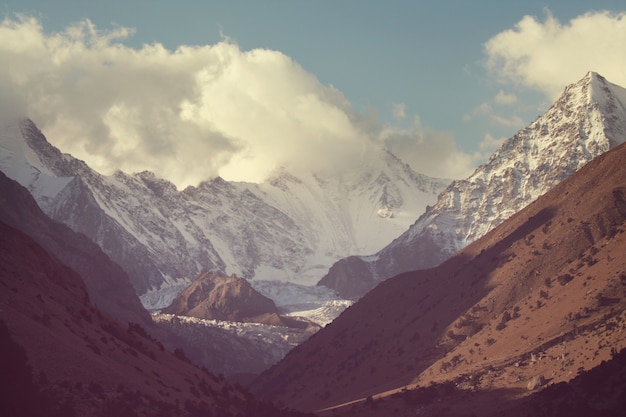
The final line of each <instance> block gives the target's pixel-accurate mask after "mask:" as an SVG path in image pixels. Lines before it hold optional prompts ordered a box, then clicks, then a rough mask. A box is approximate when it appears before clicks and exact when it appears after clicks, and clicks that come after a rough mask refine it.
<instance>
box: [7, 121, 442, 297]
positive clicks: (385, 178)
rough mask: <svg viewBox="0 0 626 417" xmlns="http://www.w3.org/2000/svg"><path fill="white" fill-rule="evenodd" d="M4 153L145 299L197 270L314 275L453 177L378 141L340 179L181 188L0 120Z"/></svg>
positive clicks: (386, 230)
mask: <svg viewBox="0 0 626 417" xmlns="http://www.w3.org/2000/svg"><path fill="white" fill-rule="evenodd" d="M0 150H1V153H0V170H2V171H3V172H4V173H5V174H6V175H7V176H9V177H10V178H13V179H15V180H16V181H18V182H19V183H20V184H22V185H23V186H25V187H26V188H28V189H29V190H30V191H31V193H32V194H33V196H34V197H35V199H36V200H37V202H38V204H39V205H40V207H41V208H42V210H43V211H44V212H46V214H48V215H49V216H50V217H51V218H53V219H55V220H57V221H60V222H62V223H65V224H66V225H68V226H69V227H71V228H72V229H73V230H75V231H78V232H81V233H83V234H85V235H86V236H87V237H89V238H90V239H91V240H93V241H94V242H96V243H97V244H98V245H99V246H100V247H101V248H102V249H103V250H104V251H105V252H106V253H107V254H108V255H109V256H110V257H111V259H113V260H114V261H115V262H117V263H118V264H119V265H121V266H122V267H123V268H124V270H125V271H126V272H127V274H128V275H129V277H130V279H131V283H132V284H133V286H134V288H135V290H136V292H137V293H138V294H139V295H141V296H142V301H143V303H144V305H145V306H146V307H149V308H163V307H165V306H167V305H169V303H170V302H171V301H172V299H173V297H174V296H175V295H176V294H177V293H178V292H180V291H181V290H182V289H183V288H184V287H185V286H186V285H187V284H189V283H190V282H191V281H192V280H193V279H194V278H196V276H198V275H199V274H200V273H202V272H211V271H215V272H221V273H224V274H226V275H230V274H236V275H237V276H240V277H243V278H246V279H248V280H254V281H256V282H262V281H264V280H269V281H284V282H291V283H297V284H307V285H311V284H315V282H317V280H319V278H320V277H321V276H322V275H323V274H324V273H325V271H327V269H328V267H329V266H330V265H331V264H332V263H333V262H334V261H336V260H338V259H340V258H341V257H344V256H347V255H350V254H353V253H362V252H367V251H374V250H377V249H380V248H381V247H383V246H384V245H385V244H387V243H388V242H389V241H390V240H391V239H393V238H394V237H396V236H398V235H399V234H400V233H401V232H402V231H403V230H406V227H408V225H409V224H411V223H412V222H413V221H414V220H415V218H416V217H417V216H418V215H419V214H420V213H421V212H423V210H424V208H425V207H426V205H427V204H432V203H433V202H434V201H435V199H436V196H437V194H438V193H439V192H440V191H441V190H442V189H443V188H445V186H446V185H447V184H448V182H449V181H447V180H439V179H433V178H429V177H426V176H424V175H420V174H418V173H416V172H414V171H413V170H411V169H410V168H409V167H408V165H406V164H404V163H402V162H401V161H400V160H399V159H398V158H396V157H395V156H394V155H392V154H391V153H389V152H385V151H382V150H381V153H380V155H379V159H378V160H377V161H376V163H375V164H367V165H365V166H363V167H362V169H361V170H360V171H358V172H346V173H345V174H344V175H342V176H341V177H322V176H319V175H316V174H314V173H311V174H310V175H308V176H306V177H295V176H294V175H292V174H290V173H288V172H286V171H284V170H279V171H277V172H276V174H275V175H274V176H273V177H271V178H269V179H268V180H267V181H266V182H264V183H262V184H250V183H239V182H228V181H225V180H223V179H221V178H216V179H213V180H210V181H207V182H204V183H202V184H200V185H199V186H197V187H188V188H186V189H185V190H182V191H179V190H177V189H176V187H175V186H174V185H173V184H172V183H170V182H168V181H167V180H164V179H161V178H158V177H157V176H156V175H155V174H153V173H150V172H142V173H138V174H133V175H128V174H125V173H123V172H119V171H118V172H116V173H115V174H114V175H111V176H103V175H101V174H99V173H97V172H95V171H94V170H92V169H91V168H89V167H88V166H87V165H86V164H85V163H84V162H82V161H80V160H77V159H75V158H73V157H72V156H70V155H67V154H63V153H61V151H59V150H58V149H56V148H54V147H53V146H52V145H50V144H49V143H48V141H47V140H46V138H45V137H44V136H43V134H42V133H41V132H40V131H39V130H38V129H37V127H36V126H35V124H34V123H33V122H32V121H30V120H23V121H16V122H15V123H13V124H12V125H8V126H5V127H4V129H3V130H2V131H1V132H0Z"/></svg>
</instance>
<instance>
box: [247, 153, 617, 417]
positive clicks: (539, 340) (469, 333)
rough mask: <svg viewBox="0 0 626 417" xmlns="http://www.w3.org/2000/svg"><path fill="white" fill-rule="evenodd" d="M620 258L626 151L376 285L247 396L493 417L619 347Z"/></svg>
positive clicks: (313, 406)
mask: <svg viewBox="0 0 626 417" xmlns="http://www.w3.org/2000/svg"><path fill="white" fill-rule="evenodd" d="M624 253H626V144H622V145H619V146H617V147H616V148H614V149H613V150H611V151H609V152H607V153H605V154H603V155H601V156H599V157H597V158H595V159H594V160H592V161H591V162H589V163H588V164H586V165H585V166H584V167H582V168H581V169H580V170H579V171H578V172H576V173H574V174H572V175H571V176H570V177H569V178H568V179H567V180H565V181H564V182H562V183H560V184H559V185H557V186H555V187H554V188H553V189H551V190H550V191H549V192H547V193H546V194H544V195H543V196H541V197H539V198H538V199H537V200H535V201H534V202H533V203H531V204H529V205H528V206H527V207H525V208H524V209H522V210H521V211H520V212H518V213H517V214H515V215H513V216H511V217H510V218H509V219H507V220H506V221H504V222H503V223H502V224H500V225H499V226H497V227H496V228H495V229H493V230H492V231H490V232H488V233H486V234H485V235H484V236H483V237H481V238H480V239H478V240H477V241H475V242H473V243H472V244H470V245H468V246H467V247H466V248H464V249H462V250H461V251H459V252H458V253H457V254H456V255H454V256H453V257H451V258H449V259H448V260H446V261H445V262H443V263H442V264H441V265H439V266H438V267H435V268H432V269H425V270H418V271H413V272H407V273H403V274H400V275H398V276H395V277H393V278H391V279H389V280H386V281H384V282H383V283H381V284H379V285H378V286H377V287H376V288H374V289H373V290H372V291H370V292H369V293H367V294H366V295H365V296H363V297H362V298H361V299H360V300H359V301H357V302H356V303H355V304H353V305H352V306H351V307H349V308H348V309H346V310H345V311H344V312H343V313H342V314H341V315H340V316H339V317H338V318H337V319H335V320H334V321H333V322H332V323H331V324H329V325H328V326H326V327H325V328H323V329H321V330H320V331H319V332H318V333H316V334H315V335H314V336H312V337H311V338H310V339H309V340H308V341H306V342H304V343H303V344H301V345H300V346H298V347H297V348H295V349H293V350H292V351H290V352H289V353H288V354H287V356H286V357H285V358H284V359H283V360H282V361H280V362H279V363H278V364H277V365H275V366H274V367H272V368H270V369H269V370H268V371H266V372H265V373H264V374H262V375H261V377H260V378H259V379H257V380H256V381H255V382H254V384H253V385H252V390H253V392H255V393H257V394H259V395H261V396H262V397H263V398H265V399H269V400H271V401H277V402H282V403H284V404H285V405H286V406H288V407H293V408H296V409H300V410H322V409H327V408H328V407H331V408H332V407H335V408H336V409H335V411H334V412H332V415H368V416H383V415H402V414H403V413H404V414H407V415H409V414H410V413H412V414H414V413H415V412H416V410H419V413H420V415H425V416H429V415H472V414H475V415H486V414H493V415H500V414H498V413H499V410H504V409H506V408H507V407H508V406H510V405H511V403H510V402H511V401H515V400H517V399H520V398H524V397H526V396H527V395H528V394H530V393H532V392H533V391H535V390H537V389H540V388H541V387H542V386H544V385H546V384H557V383H560V382H565V381H569V380H571V379H572V378H574V377H575V376H576V375H577V374H581V373H584V372H586V371H588V370H590V369H592V368H595V367H596V366H598V365H599V364H600V363H601V362H602V361H605V360H609V359H610V358H611V357H612V356H615V354H616V352H617V351H619V350H621V349H623V348H625V347H626V337H625V335H626V334H625V333H624V326H625V323H626V309H625V307H626V258H625V257H624V256H623V254H624ZM618 394H619V393H618ZM618 394H617V395H618ZM598 401H599V402H602V398H599V399H598ZM327 413H328V414H331V411H330V410H328V411H327Z"/></svg>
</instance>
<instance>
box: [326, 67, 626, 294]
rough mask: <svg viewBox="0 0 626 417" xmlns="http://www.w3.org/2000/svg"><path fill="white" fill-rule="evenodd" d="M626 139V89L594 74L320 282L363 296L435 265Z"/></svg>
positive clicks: (582, 80) (347, 292)
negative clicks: (383, 242)
mask: <svg viewBox="0 0 626 417" xmlns="http://www.w3.org/2000/svg"><path fill="white" fill-rule="evenodd" d="M624 140H626V90H625V89H624V88H622V87H620V86H617V85H615V84H611V83H610V82H608V81H607V80H606V79H604V78H603V77H602V76H600V75H599V74H597V73H594V72H589V73H587V74H586V75H585V77H583V78H582V79H581V80H580V81H578V82H577V83H574V84H571V85H569V86H567V87H566V88H565V90H564V92H563V94H562V95H561V97H560V98H559V99H558V100H556V102H555V103H554V104H553V105H552V106H551V107H550V109H549V110H548V111H547V112H546V113H545V114H544V115H543V116H541V117H539V118H537V119H536V120H535V121H534V122H532V123H531V124H530V125H529V126H528V127H526V128H524V129H522V130H520V131H519V132H518V133H517V134H516V135H515V136H513V137H512V138H510V139H509V140H507V141H506V142H505V143H504V144H503V145H502V146H501V147H500V149H498V150H497V151H496V152H495V153H494V154H493V155H492V156H491V157H490V158H489V160H488V161H487V162H486V163H485V164H483V165H482V166H480V167H478V168H477V169H476V170H475V171H474V173H473V174H472V175H471V176H470V177H468V178H467V179H464V180H457V181H454V182H452V183H451V184H450V185H449V186H448V187H447V188H446V190H445V191H443V192H442V193H441V195H440V196H439V197H438V200H437V203H436V204H434V205H433V206H432V207H430V208H429V209H428V210H427V211H426V212H425V213H424V214H423V215H422V216H421V217H420V218H419V219H418V220H417V221H416V222H415V223H414V224H413V225H412V226H411V227H410V228H409V229H408V230H407V231H406V232H405V233H403V234H402V235H400V237H398V238H397V239H395V240H394V241H393V242H392V243H390V244H389V245H388V246H386V247H385V248H383V249H382V250H381V251H379V252H378V253H376V255H375V256H372V257H350V258H347V259H342V260H341V261H340V262H338V263H336V264H335V265H333V267H331V269H330V271H329V273H328V274H327V275H326V276H325V277H324V278H323V279H322V280H321V281H320V284H321V285H325V286H328V287H330V288H333V289H335V290H337V291H339V292H340V293H341V294H343V295H344V296H348V297H359V296H361V295H363V294H364V292H363V291H366V290H367V289H369V288H372V287H373V286H374V285H375V284H376V283H378V282H380V281H381V280H384V279H387V278H389V277H391V276H393V275H396V274H398V273H400V272H404V271H409V270H415V269H422V268H428V267H432V266H436V265H438V264H439V263H440V262H442V261H443V260H445V259H447V258H448V257H449V256H451V255H453V254H454V253H456V252H457V251H458V250H460V249H461V248H463V247H465V246H466V245H467V244H469V243H471V242H473V241H474V240H476V239H478V238H479V237H481V236H483V235H484V234H485V233H487V232H488V231H489V230H491V229H493V228H494V227H496V226H497V225H499V224H500V223H502V222H503V221H504V220H506V219H508V218H509V217H510V216H511V215H513V214H514V213H516V212H517V211H519V210H521V209H522V208H523V207H525V206H526V205H528V204H529V203H531V202H532V201H534V200H535V199H536V198H537V197H539V196H540V195H542V194H544V193H545V192H546V191H548V190H549V189H550V188H552V187H553V186H555V185H556V184H558V183H559V182H561V181H562V180H564V179H565V178H567V177H568V176H570V175H571V174H573V173H574V172H576V171H577V170H578V169H580V168H581V167H582V166H584V165H585V164H586V163H587V162H589V161H590V160H591V159H593V158H594V157H595V156H598V155H600V154H602V153H604V152H606V151H607V150H609V149H611V148H613V147H614V146H616V145H617V144H619V143H622V142H624ZM355 280H357V281H361V283H360V284H358V285H357V284H355V282H354V281H355ZM363 283H367V284H363Z"/></svg>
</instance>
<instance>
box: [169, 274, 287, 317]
mask: <svg viewBox="0 0 626 417" xmlns="http://www.w3.org/2000/svg"><path fill="white" fill-rule="evenodd" d="M162 313H164V314H176V315H179V316H189V317H196V318H199V319H215V320H227V321H240V322H256V323H264V324H275V325H282V324H283V321H282V320H281V318H280V317H279V315H278V310H277V309H276V305H275V304H274V302H273V301H272V300H270V299H269V298H267V297H265V296H263V295H261V294H260V293H259V292H257V291H256V290H255V289H254V288H252V286H251V285H250V284H249V283H248V281H246V280H245V279H243V278H238V277H237V276H235V275H232V276H225V275H222V274H219V273H216V272H206V273H203V274H201V275H199V276H198V277H197V278H196V279H195V280H194V281H193V282H192V283H191V284H190V285H189V286H188V287H187V288H186V289H185V290H183V291H182V292H181V293H180V294H179V295H178V296H177V297H176V298H175V299H174V301H173V302H172V304H171V305H170V306H169V307H167V308H165V309H164V310H163V311H162Z"/></svg>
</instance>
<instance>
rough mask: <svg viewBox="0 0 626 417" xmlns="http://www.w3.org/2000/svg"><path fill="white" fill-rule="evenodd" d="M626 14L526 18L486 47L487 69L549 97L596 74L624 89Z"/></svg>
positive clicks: (548, 13)
mask: <svg viewBox="0 0 626 417" xmlns="http://www.w3.org/2000/svg"><path fill="white" fill-rule="evenodd" d="M624 45H626V12H620V13H613V12H608V11H601V12H589V13H586V14H583V15H581V16H578V17H576V18H574V19H572V20H571V21H569V22H568V23H566V24H561V22H559V21H558V20H557V19H556V18H555V17H554V16H553V15H552V13H550V11H546V17H545V20H544V21H539V20H538V19H537V18H536V17H534V16H524V18H522V20H520V21H519V22H518V23H517V24H516V25H515V27H514V28H512V29H509V30H505V31H503V32H501V33H499V34H497V35H496V36H494V37H492V38H491V39H489V40H488V41H487V43H486V44H485V52H486V54H487V68H488V69H489V71H490V72H491V73H492V74H495V75H496V76H497V77H498V79H499V80H500V81H503V82H506V83H513V84H517V85H521V86H525V87H530V88H533V89H536V90H539V91H541V92H543V93H544V94H545V95H546V96H547V97H548V98H550V99H555V98H556V97H558V96H559V95H560V94H561V93H562V91H563V87H564V86H565V85H566V84H569V83H572V82H575V81H578V80H579V79H580V78H582V77H583V76H584V75H585V74H586V73H587V72H588V71H596V72H598V73H600V74H602V75H603V76H604V77H606V78H607V79H608V80H610V81H611V82H613V83H616V84H620V85H626V54H624Z"/></svg>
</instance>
